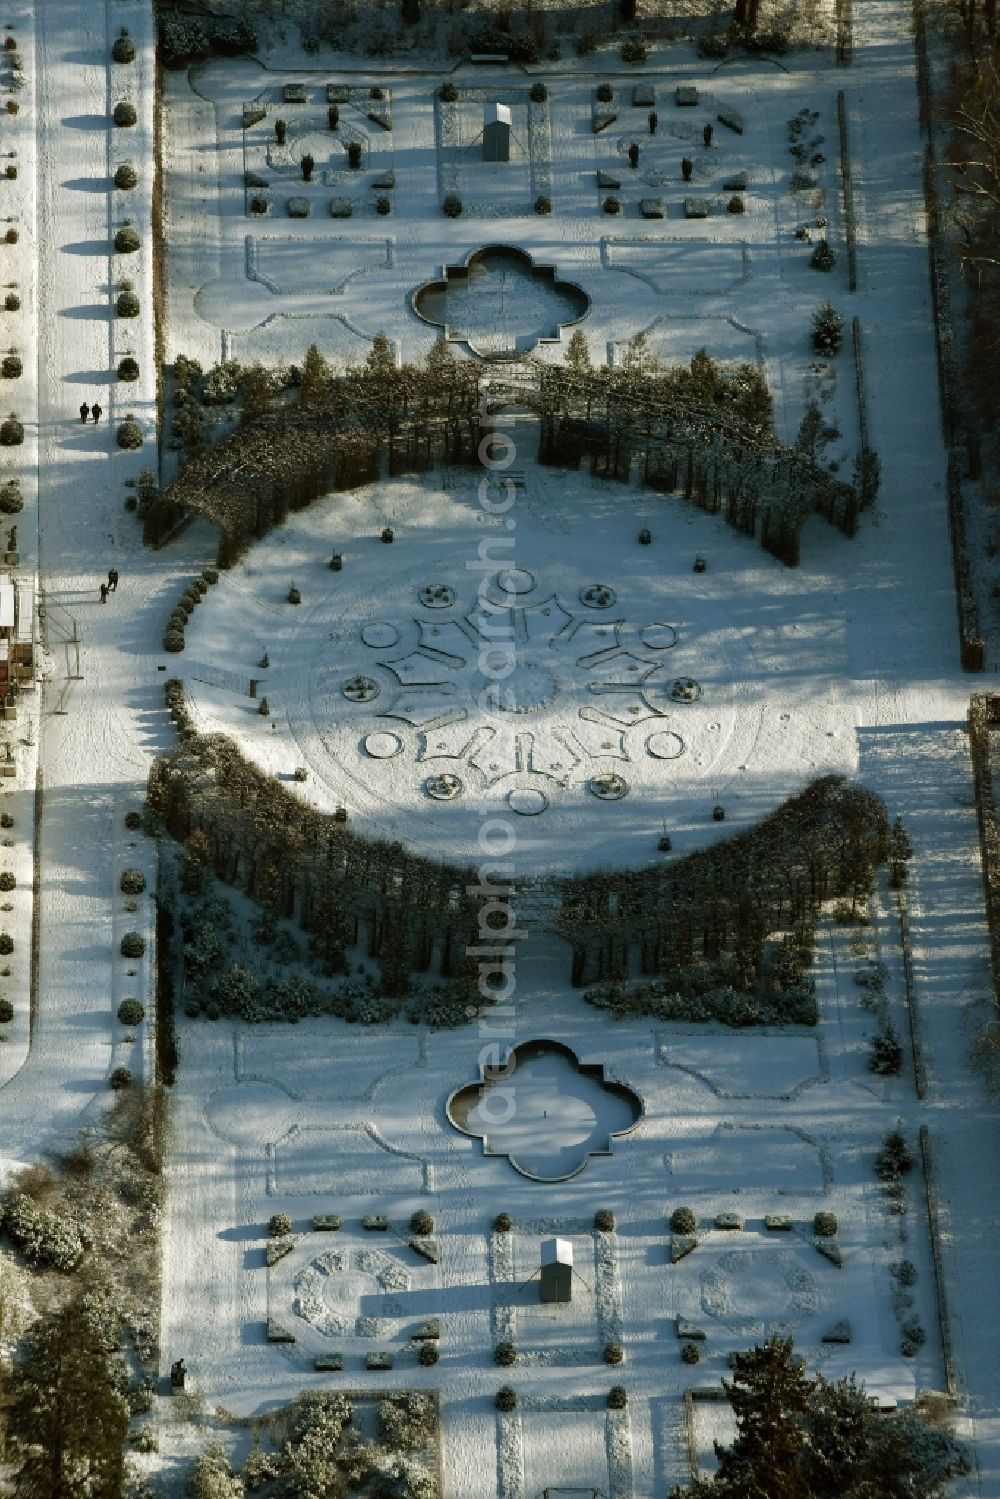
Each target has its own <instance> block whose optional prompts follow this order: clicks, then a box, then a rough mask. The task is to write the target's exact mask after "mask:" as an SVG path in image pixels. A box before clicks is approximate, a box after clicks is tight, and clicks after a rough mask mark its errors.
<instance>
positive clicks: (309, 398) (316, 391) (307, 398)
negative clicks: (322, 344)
mask: <svg viewBox="0 0 1000 1499" xmlns="http://www.w3.org/2000/svg"><path fill="white" fill-rule="evenodd" d="M329 384H330V366H329V364H328V363H327V361H326V360H325V359H324V358H323V355H322V354H321V353H320V351H319V349H318V348H317V347H316V345H315V344H310V345H309V347H308V349H307V350H306V357H305V359H304V360H303V361H302V375H301V378H300V380H299V402H300V404H301V405H303V406H313V407H315V406H319V405H321V404H322V401H323V397H324V396H325V395H326V392H327V389H328V387H329Z"/></svg>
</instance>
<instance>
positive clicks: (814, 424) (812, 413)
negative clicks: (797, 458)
mask: <svg viewBox="0 0 1000 1499" xmlns="http://www.w3.org/2000/svg"><path fill="white" fill-rule="evenodd" d="M822 436H823V413H822V411H820V409H819V407H818V406H817V404H816V402H815V401H810V402H809V405H808V406H807V407H806V409H805V415H804V416H803V418H802V420H801V422H800V423H799V430H798V433H797V435H796V438H795V447H796V449H797V451H798V452H800V453H801V454H802V455H803V456H804V457H805V458H808V460H809V462H810V463H815V462H816V460H817V458H818V456H819V451H820V446H821V443H822Z"/></svg>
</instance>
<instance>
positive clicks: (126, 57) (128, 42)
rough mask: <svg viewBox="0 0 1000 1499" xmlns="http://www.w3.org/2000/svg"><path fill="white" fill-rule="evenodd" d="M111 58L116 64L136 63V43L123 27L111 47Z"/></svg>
mask: <svg viewBox="0 0 1000 1499" xmlns="http://www.w3.org/2000/svg"><path fill="white" fill-rule="evenodd" d="M111 56H112V57H113V58H114V60H115V62H120V63H128V62H135V42H134V41H133V40H132V38H131V37H130V36H129V34H128V29H127V27H125V26H123V27H122V29H121V31H120V32H119V33H118V35H117V36H116V37H115V39H114V42H113V44H112V47H111Z"/></svg>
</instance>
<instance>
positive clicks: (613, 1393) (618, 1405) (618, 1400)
mask: <svg viewBox="0 0 1000 1499" xmlns="http://www.w3.org/2000/svg"><path fill="white" fill-rule="evenodd" d="M627 1405H628V1390H626V1388H625V1386H624V1385H623V1384H613V1385H612V1386H611V1388H610V1390H609V1391H608V1410H609V1411H623V1410H624V1409H625V1407H626V1406H627Z"/></svg>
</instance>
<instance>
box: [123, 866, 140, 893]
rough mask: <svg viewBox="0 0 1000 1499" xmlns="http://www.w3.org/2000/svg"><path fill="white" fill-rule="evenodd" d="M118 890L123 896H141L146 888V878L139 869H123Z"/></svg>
mask: <svg viewBox="0 0 1000 1499" xmlns="http://www.w3.org/2000/svg"><path fill="white" fill-rule="evenodd" d="M118 888H119V890H120V891H121V892H122V894H123V895H141V894H142V892H143V891H144V890H145V888H146V876H145V875H144V874H143V872H142V870H141V869H123V870H122V874H121V879H120V880H119V881H118Z"/></svg>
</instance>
